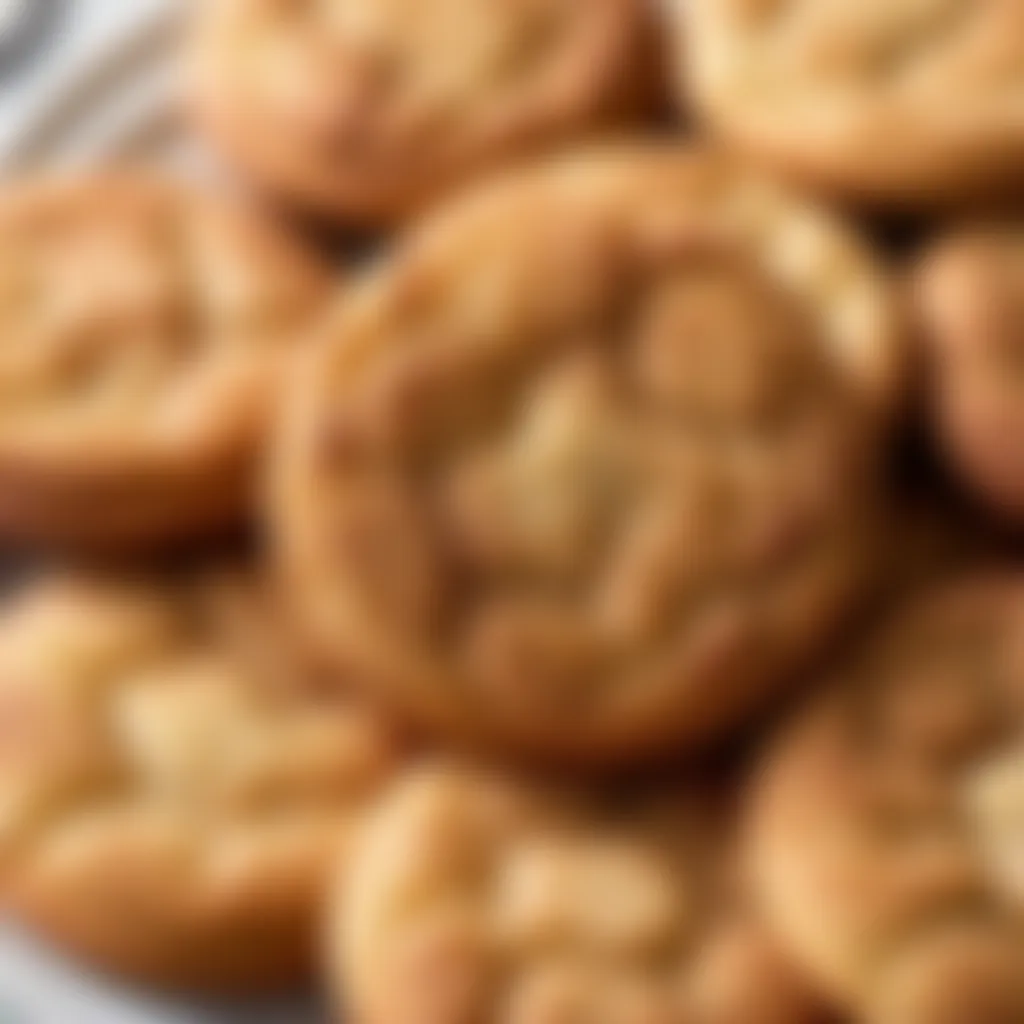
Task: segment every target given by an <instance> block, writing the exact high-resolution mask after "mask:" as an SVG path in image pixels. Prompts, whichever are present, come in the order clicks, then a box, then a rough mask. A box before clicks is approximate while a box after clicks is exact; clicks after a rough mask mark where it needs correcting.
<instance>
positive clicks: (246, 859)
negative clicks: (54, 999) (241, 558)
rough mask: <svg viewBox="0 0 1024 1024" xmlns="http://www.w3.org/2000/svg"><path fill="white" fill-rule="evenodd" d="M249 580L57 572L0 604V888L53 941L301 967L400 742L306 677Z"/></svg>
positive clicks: (111, 954) (169, 973)
mask: <svg viewBox="0 0 1024 1024" xmlns="http://www.w3.org/2000/svg"><path fill="white" fill-rule="evenodd" d="M258 600H259V598H258V595H257V593H256V592H255V591H253V590H251V589H250V585H249V584H248V583H246V582H245V581H243V580H235V579H230V580H229V579H224V580H219V579H218V580H200V581H198V582H197V581H191V582H188V583H184V582H182V583H170V582H164V583H158V582H154V581H146V582H143V581H131V582H127V581H113V580H105V579H104V580H101V579H93V578H90V579H84V578H75V579H65V578H60V579H53V580H47V581H42V582H40V583H38V584H35V585H33V586H32V587H31V588H30V589H29V591H28V592H27V593H26V594H24V595H22V596H21V597H20V598H18V599H17V601H16V603H15V605H14V606H13V607H11V608H9V609H8V610H7V611H6V612H5V613H4V616H3V620H2V623H0V893H2V898H3V901H4V904H5V906H6V907H7V908H8V909H10V910H13V911H14V913H15V914H16V915H17V916H19V917H20V918H21V919H22V920H23V921H25V922H26V923H27V924H28V925H29V926H31V927H32V928H34V929H37V930H39V931H40V932H41V933H42V934H44V935H45V936H47V937H48V938H50V939H52V940H53V941H54V942H55V943H56V944H57V945H59V946H61V947H63V948H66V949H68V950H69V951H71V952H73V953H75V954H77V955H79V956H81V957H83V958H84V959H85V960H87V961H89V962H91V963H94V964H96V965H98V966H100V967H102V968H103V969H105V970H109V971H112V972H115V973H120V974H124V975H127V976H130V977H133V978H136V979H139V980H143V981H147V982H150V983H155V984H159V985H162V986H170V987H188V988H201V989H211V990H222V989H231V990H239V991H250V990H255V989H261V990H262V989H266V988H271V987H277V986H285V985H291V984H295V983H298V982H300V981H302V980H304V979H305V978H306V977H307V976H308V974H309V973H310V972H311V971H312V969H313V967H314V960H315V954H314V939H315V936H316V933H317V925H316V921H317V919H318V908H319V905H320V901H321V899H322V897H323V894H324V891H325V890H324V887H325V885H326V882H327V878H328V875H329V874H330V872H331V871H333V870H334V869H335V868H334V866H335V864H336V862H337V859H338V857H339V855H341V852H342V851H343V850H345V849H347V843H348V842H349V840H350V838H351V834H352V831H353V829H354V827H355V824H356V822H358V821H359V820H360V818H361V814H362V811H363V809H364V807H365V805H366V804H367V802H368V801H369V800H370V799H372V798H373V797H374V795H375V794H376V791H377V790H378V788H379V787H380V786H381V785H382V783H383V781H384V779H385V777H386V776H387V775H388V774H389V772H390V769H391V767H392V765H393V763H394V761H395V760H396V757H397V748H396V746H395V744H394V742H393V741H392V740H391V739H390V738H389V737H388V735H387V734H386V732H385V730H384V729H383V727H382V726H381V725H380V724H379V723H378V722H377V720H376V719H375V718H373V717H371V716H370V715H369V714H368V713H367V712H365V711H362V710H360V709H358V708H356V707H355V706H354V705H351V704H345V705H343V704H339V703H338V702H337V701H334V702H331V703H328V704H322V703H318V702H315V701H314V700H313V698H312V697H311V696H308V695H304V694H302V693H300V692H299V691H300V689H301V687H300V686H299V685H298V684H299V683H300V682H301V681H300V680H299V679H297V678H296V677H295V675H294V672H291V671H290V670H289V662H288V659H287V657H286V656H284V657H282V655H284V654H285V649H283V648H281V646H280V645H279V644H278V643H277V642H276V641H275V640H274V639H273V632H272V631H273V624H272V623H271V622H269V621H268V615H267V611H266V609H261V608H260V606H259V604H258Z"/></svg>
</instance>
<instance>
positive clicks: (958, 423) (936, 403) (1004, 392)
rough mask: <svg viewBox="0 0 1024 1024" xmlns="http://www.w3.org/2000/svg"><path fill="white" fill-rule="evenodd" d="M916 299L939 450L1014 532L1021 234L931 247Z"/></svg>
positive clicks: (976, 233)
mask: <svg viewBox="0 0 1024 1024" xmlns="http://www.w3.org/2000/svg"><path fill="white" fill-rule="evenodd" d="M916 296H917V308H918V311H919V316H920V322H921V332H920V333H921V337H922V347H923V350H924V360H925V365H926V369H927V372H928V378H927V381H928V383H927V390H926V399H927V403H928V409H929V412H930V418H931V421H932V423H933V425H934V428H935V429H934V433H935V436H936V438H937V439H938V442H939V447H940V448H941V450H942V452H943V454H944V455H945V457H946V458H947V460H948V462H949V463H950V465H951V466H952V467H953V468H954V469H955V471H956V474H957V475H958V476H959V478H960V479H961V480H962V481H963V482H964V483H966V485H967V487H968V489H969V490H970V492H971V493H972V494H974V495H975V496H976V497H977V498H979V499H980V500H981V501H982V502H983V503H984V504H986V505H987V506H988V507H989V508H991V509H992V510H993V511H994V512H995V513H996V514H997V515H998V516H999V517H1000V518H1001V519H1003V520H1005V521H1007V522H1009V523H1016V524H1018V525H1024V395H1022V394H1021V392H1020V389H1019V381H1020V380H1021V375H1022V373H1024V224H1021V225H1018V226H1014V225H1012V224H1002V225H998V226H997V225H990V226H981V227H976V228H968V229H964V230H962V231H960V232H958V233H956V234H955V235H953V236H951V237H949V238H947V239H945V240H943V241H941V242H940V243H938V244H937V245H936V246H935V247H934V248H933V249H932V250H931V251H930V252H928V253H927V254H926V256H925V257H924V258H923V260H922V265H921V267H920V269H919V272H918V275H917V287H916Z"/></svg>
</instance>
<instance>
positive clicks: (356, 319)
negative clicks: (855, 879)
mask: <svg viewBox="0 0 1024 1024" xmlns="http://www.w3.org/2000/svg"><path fill="white" fill-rule="evenodd" d="M891 328H892V323H891V319H890V317H889V308H888V305H887V300H886V290H885V287H884V285H883V283H882V281H881V280H880V276H879V272H878V269H877V267H876V265H875V264H874V263H873V262H872V259H871V257H870V255H869V254H868V253H867V252H865V251H864V249H862V248H861V247H860V246H859V245H858V244H857V243H856V242H855V241H854V240H853V239H852V238H851V237H849V236H848V235H847V234H846V233H845V232H844V231H843V229H842V228H841V227H839V226H838V225H836V224H834V223H832V222H831V221H830V220H828V219H826V218H825V217H823V216H822V215H820V214H818V213H817V212H815V211H814V210H811V209H807V208H806V207H804V206H803V205H801V204H799V203H797V202H795V201H794V200H792V199H790V198H789V197H787V196H786V195H785V194H781V193H779V192H778V191H777V190H776V189H774V188H772V187H770V186H769V185H767V184H766V183H764V182H763V181H760V180H758V179H751V178H750V177H749V176H747V175H745V174H744V173H742V172H741V171H739V170H738V169H737V168H736V167H734V166H733V165H731V164H729V163H728V162H725V161H722V160H718V159H717V158H715V157H711V156H708V155H700V154H693V153H683V152H680V151H675V150H665V151H656V150H631V149H627V150H623V151H614V152H613V151H606V152H602V153H593V154H588V155H583V156H580V157H577V158H575V159H570V160H568V161H564V162H563V161H559V162H556V163H554V164H552V165H547V166H545V167H543V168H540V169H536V170H533V171H531V172H529V173H526V174H523V175H519V176H512V177H511V178H509V179H507V180H506V181H504V182H502V183H500V184H497V185H495V186H493V187H490V188H486V189H484V190H483V191H482V192H480V193H478V194H477V195H476V196H474V197H472V198H469V199H467V200H465V201H463V202H462V203H461V204H458V205H457V206H456V207H455V208H453V209H451V210H449V212H447V213H444V214H441V215H439V216H438V217H437V219H436V220H435V221H433V222H432V223H430V224H428V225H426V226H425V227H424V229H423V231H422V232H421V233H420V234H419V235H418V236H417V237H415V238H414V239H412V240H411V242H410V244H409V245H408V247H407V248H406V249H405V250H404V251H402V252H401V253H399V254H398V255H397V256H396V258H395V259H394V260H393V261H392V262H391V263H390V264H389V265H388V266H386V267H384V268H383V269H382V270H381V271H379V272H378V273H377V274H376V275H375V276H372V277H371V278H370V279H369V280H368V281H366V282H364V284H363V286H362V287H361V288H359V289H358V290H357V291H356V293H355V294H354V295H353V296H352V300H351V301H350V302H349V303H348V304H347V305H346V307H345V309H344V310H342V312H341V315H340V317H339V318H338V319H337V320H336V321H334V323H333V324H331V325H330V327H329V328H328V330H327V332H326V333H327V337H325V338H324V344H323V345H322V346H320V347H319V348H318V349H317V351H316V353H315V356H314V358H312V359H310V360H309V362H308V363H307V364H305V365H304V369H305V373H304V374H301V375H300V376H299V377H298V378H297V379H296V380H295V381H294V386H293V389H292V394H291V399H290V402H289V403H288V404H289V409H288V413H287V416H286V421H287V422H286V423H285V424H284V425H283V429H282V430H281V432H280V436H279V441H280V444H279V445H278V451H277V457H276V460H275V465H274V473H273V476H274V481H273V485H274V486H273V496H272V505H273V514H272V520H273V522H272V526H273V528H274V531H275V534H276V542H277V548H278V553H279V556H280V562H281V565H282V568H283V570H284V576H285V579H286V583H287V587H288V591H289V593H290V594H291V596H292V598H293V600H294V603H295V607H296V609H297V611H298V616H299V618H300V620H301V621H303V622H305V624H306V626H307V627H308V630H309V633H310V636H311V638H312V640H313V644H314V646H317V647H319V648H321V649H322V650H323V651H325V652H326V653H327V655H328V657H331V658H333V661H334V664H335V665H336V666H337V668H338V669H339V671H340V672H341V673H343V674H344V675H345V676H346V678H351V679H352V680H353V681H354V682H356V683H357V684H358V685H361V686H362V687H363V688H365V689H366V690H368V691H369V692H372V693H373V694H375V695H376V696H377V697H378V698H379V699H380V700H382V701H384V702H385V703H386V704H388V705H390V706H391V707H393V708H394V709H396V710H398V711H399V712H401V713H402V714H403V715H407V716H410V717H412V718H413V719H415V720H417V721H419V722H421V723H423V724H425V725H427V726H428V727H430V728H431V729H434V730H440V731H442V732H444V733H446V734H447V735H449V736H455V737H458V738H459V739H460V740H462V741H469V742H472V743H474V744H477V745H480V746H486V747H488V749H490V750H491V751H492V752H493V749H494V747H495V746H497V747H500V748H505V749H508V750H514V751H518V752H520V753H530V754H532V755H537V756H544V757H550V758H556V759H563V760H575V761H578V762H586V763H588V764H594V763H596V762H613V761H614V762H623V761H629V760H632V759H636V758H637V757H648V756H653V755H656V754H658V753H664V752H665V751H667V750H670V749H671V750H673V751H677V752H678V751H682V750H686V749H692V747H693V746H694V745H695V744H700V743H704V742H706V741H708V740H709V739H710V738H712V737H717V736H719V735H721V734H722V733H723V732H725V731H727V730H729V729H730V728H732V727H734V726H736V725H737V723H739V722H741V721H743V720H745V719H747V718H748V717H749V716H750V714H751V713H752V712H753V711H754V709H755V708H757V707H759V706H761V705H762V704H764V703H765V702H766V701H768V700H770V699H771V697H772V695H773V694H775V693H776V692H777V691H778V690H779V688H780V687H781V686H782V685H783V684H784V682H785V681H786V679H787V677H789V676H790V675H791V674H792V673H793V670H794V669H795V668H796V667H797V666H798V665H799V664H800V663H801V662H803V661H804V660H805V659H806V658H807V657H809V656H810V655H811V654H812V652H815V651H817V650H818V649H820V646H821V644H822V643H823V642H824V641H825V640H827V638H828V636H829V634H830V632H831V630H832V628H833V627H834V626H835V624H836V620H837V619H838V618H839V617H840V616H841V615H842V614H843V613H844V611H845V610H846V609H847V608H848V606H849V604H850V602H851V599H852V597H853V596H854V594H855V593H856V592H857V590H858V587H859V580H860V576H861V574H862V570H863V569H864V567H865V558H864V543H863V542H864V536H863V535H864V532H865V518H866V517H865V509H866V507H867V506H868V505H869V504H870V501H871V497H872V493H871V492H872V486H873V483H872V477H871V474H870V472H869V470H868V468H867V467H866V466H865V462H866V461H868V460H867V459H865V457H864V456H865V449H866V448H868V447H870V446H869V445H868V444H867V443H866V441H867V435H868V434H869V433H871V432H872V428H871V427H869V423H871V424H873V423H874V417H875V415H876V413H877V411H878V406H879V405H881V404H883V403H884V402H888V401H890V400H891V397H892V390H893V386H894V377H895V369H894V365H893V364H894V358H895V353H894V347H895V342H896V339H895V338H894V335H893V331H892V329H891ZM869 405H870V406H871V409H870V411H869V410H868V408H867V406H869Z"/></svg>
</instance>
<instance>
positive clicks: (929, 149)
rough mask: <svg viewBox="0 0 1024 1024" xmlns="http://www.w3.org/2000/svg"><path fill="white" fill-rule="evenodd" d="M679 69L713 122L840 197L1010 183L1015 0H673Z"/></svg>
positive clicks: (873, 200) (1023, 55)
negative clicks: (680, 41)
mask: <svg viewBox="0 0 1024 1024" xmlns="http://www.w3.org/2000/svg"><path fill="white" fill-rule="evenodd" d="M671 3H672V4H673V6H674V9H675V12H676V18H677V20H678V22H679V29H678V31H679V35H680V38H681V39H682V37H684V36H685V42H686V45H685V48H684V47H680V59H679V81H680V88H681V89H682V90H684V92H685V95H686V97H687V99H688V101H691V102H693V103H694V105H695V106H696V107H697V108H698V110H699V111H700V112H701V113H702V114H703V116H704V118H705V119H706V121H707V122H708V123H709V124H710V125H711V126H712V127H713V128H714V129H715V130H717V131H718V132H720V133H721V135H722V136H723V137H725V138H727V139H729V140H730V141H732V142H734V143H736V144H738V145H739V146H741V147H742V148H743V149H744V151H745V152H747V153H749V154H751V155H752V156H754V157H755V158H757V159H760V160H763V161H765V162H766V163H768V164H770V165H772V166H773V167H776V168H778V169H779V170H781V171H785V172H786V173H788V174H791V175H793V176H795V177H796V178H797V179H799V180H801V181H803V182H806V183H810V184H813V185H815V186H817V187H819V188H822V189H824V190H825V191H827V192H829V193H831V194H834V195H837V196H840V197H842V198H846V199H852V200H855V201H858V202H868V203H870V204H874V205H881V206H892V207H897V208H900V207H907V206H910V207H915V206H916V207H921V206H934V205H935V204H941V203H948V202H950V201H964V200H976V199H985V198H989V196H990V193H991V191H992V190H993V189H996V190H1007V191H1009V190H1015V191H1018V192H1019V182H1020V177H1021V174H1022V172H1024V4H1022V3H1021V2H1020V0H859V2H857V0H853V2H851V0H701V2H698V3H688V2H687V0H671Z"/></svg>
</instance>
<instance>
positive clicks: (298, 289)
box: [0, 172, 329, 549]
mask: <svg viewBox="0 0 1024 1024" xmlns="http://www.w3.org/2000/svg"><path fill="white" fill-rule="evenodd" d="M0 293H2V295H3V309H2V312H0V324H2V327H3V332H4V343H3V346H2V351H0V492H2V494H3V497H2V499H0V535H2V536H3V537H4V539H5V540H8V541H14V542H21V543H25V542H29V543H40V544H44V545H54V546H58V547H70V548H74V547H79V546H85V547H91V546H98V547H103V548H110V549H117V548H119V547H122V546H129V547H131V546H137V545H138V546H155V545H159V544H162V543H166V542H170V541H177V540H180V539H183V538H186V537H189V536H194V535H196V534H202V533H204V532H209V531H211V530H216V529H221V528H224V527H227V526H229V525H235V524H237V523H238V522H240V521H242V520H243V519H244V518H245V517H246V512H247V508H248V505H249V502H250V498H251V492H252V489H253V486H254V463H255V460H256V454H257V451H258V449H259V447H260V445H261V443H262V441H263V439H264V435H265V431H266V428H267V420H268V415H269V410H270V405H271V404H272V396H273V388H274V386H275V384H276V380H277V378H278V377H279V375H280V373H281V372H282V371H283V370H284V368H285V367H286V366H287V364H288V363H289V362H290V361H291V360H292V359H294V358H295V353H296V352H297V351H298V349H299V348H300V347H301V342H302V340H303V335H304V333H305V332H306V331H308V329H309V327H310V326H311V323H312V320H313V318H314V316H315V315H316V314H317V313H318V312H319V311H320V310H321V308H322V306H323V304H324V302H325V300H326V297H327V295H328V294H329V277H328V275H327V272H326V270H325V268H324V267H322V266H320V265H319V263H318V262H317V261H316V260H314V259H313V258H312V257H310V256H308V255H307V254H306V253H305V252H304V251H303V250H301V249H300V248H298V247H297V246H296V245H295V244H294V243H292V242H291V241H289V240H287V239H285V238H283V237H281V236H280V235H279V234H278V233H277V232H276V231H273V230H271V229H270V228H269V226H267V225H264V224H260V223H257V222H256V221H255V220H253V219H251V218H250V217H248V216H247V215H244V214H242V213H241V212H240V211H237V210H233V209H231V208H229V207H228V206H226V205H224V204H223V203H221V202H219V201H216V200H213V199H208V198H206V197H203V196H200V195H198V194H195V193H193V192H192V191H190V190H188V189H186V188H184V187H182V186H179V185H176V184H172V183H171V182H169V181H164V180H158V179H156V178H154V177H151V176H148V175H143V174H140V173H132V172H122V173H115V172H110V173H107V174H104V175H98V176H94V177H87V178H78V179H73V180H72V179H68V180H56V179H54V180H44V181H41V182H33V183H27V182H26V183H16V184H12V185H8V186H6V187H5V188H4V190H3V192H2V194H0Z"/></svg>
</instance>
